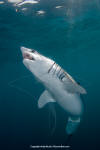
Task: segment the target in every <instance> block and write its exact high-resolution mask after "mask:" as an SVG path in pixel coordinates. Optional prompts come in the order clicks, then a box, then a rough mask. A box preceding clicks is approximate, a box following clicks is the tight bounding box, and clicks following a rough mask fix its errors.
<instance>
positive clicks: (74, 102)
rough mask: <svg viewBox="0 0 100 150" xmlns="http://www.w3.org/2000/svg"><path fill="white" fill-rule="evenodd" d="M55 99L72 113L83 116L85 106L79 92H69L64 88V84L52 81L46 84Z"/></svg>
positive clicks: (71, 114)
mask: <svg viewBox="0 0 100 150" xmlns="http://www.w3.org/2000/svg"><path fill="white" fill-rule="evenodd" d="M46 87H47V89H48V91H49V92H50V93H51V95H52V96H53V98H54V99H55V101H56V102H57V103H58V104H59V105H60V106H61V107H62V108H63V109H64V110H65V111H66V112H67V113H68V114H69V115H70V116H75V117H78V116H82V114H83V111H84V107H83V103H82V100H81V98H80V95H79V94H77V93H69V92H67V90H64V89H63V87H62V85H61V84H60V83H59V82H57V81H54V82H50V83H49V86H48V85H47V86H46Z"/></svg>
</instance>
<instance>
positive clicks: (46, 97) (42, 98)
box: [38, 90, 56, 108]
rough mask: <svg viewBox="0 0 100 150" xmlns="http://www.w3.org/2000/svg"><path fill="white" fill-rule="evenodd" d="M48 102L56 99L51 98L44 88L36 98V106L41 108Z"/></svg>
mask: <svg viewBox="0 0 100 150" xmlns="http://www.w3.org/2000/svg"><path fill="white" fill-rule="evenodd" d="M49 102H56V101H55V100H54V99H53V98H52V96H51V94H50V93H49V92H48V91H47V90H45V91H44V92H43V93H42V94H41V96H40V98H39V100H38V107H39V108H43V107H44V106H45V105H46V104H47V103H49Z"/></svg>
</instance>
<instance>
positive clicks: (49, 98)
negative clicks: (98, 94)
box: [21, 47, 86, 135]
mask: <svg viewBox="0 0 100 150" xmlns="http://www.w3.org/2000/svg"><path fill="white" fill-rule="evenodd" d="M21 51H22V55H23V63H24V65H25V66H26V67H27V68H28V69H29V70H30V71H31V72H32V74H33V75H34V76H35V77H36V78H37V79H39V81H40V82H41V83H42V84H43V85H44V87H45V91H44V92H43V93H42V95H41V96H40V98H39V100H38V107H39V108H43V107H44V106H45V105H46V104H47V103H49V102H52V103H54V102H56V103H58V104H59V105H60V106H61V107H62V108H63V109H64V110H65V111H66V112H67V113H68V115H69V117H68V122H67V126H66V132H67V134H68V135H71V134H73V133H74V132H75V131H76V129H77V128H78V126H79V124H80V121H81V118H82V115H83V112H84V105H83V102H82V100H81V97H80V94H86V90H85V89H84V88H83V87H82V86H80V85H79V84H78V83H77V82H76V81H75V80H74V79H73V78H72V77H71V76H70V75H69V74H68V73H67V72H65V71H64V70H63V69H62V68H61V67H60V66H59V65H58V64H57V63H56V62H54V61H53V60H51V59H49V58H47V57H45V56H43V55H41V54H39V53H38V52H37V51H36V50H32V49H28V48H25V47H21Z"/></svg>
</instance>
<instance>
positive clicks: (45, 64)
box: [21, 47, 54, 80]
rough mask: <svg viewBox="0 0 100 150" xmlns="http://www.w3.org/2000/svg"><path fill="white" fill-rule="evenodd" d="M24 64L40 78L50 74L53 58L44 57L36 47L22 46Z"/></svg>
mask: <svg viewBox="0 0 100 150" xmlns="http://www.w3.org/2000/svg"><path fill="white" fill-rule="evenodd" d="M21 51H22V55H23V63H24V65H25V66H26V67H27V68H28V69H29V70H30V71H31V72H32V73H33V74H34V75H35V76H36V77H37V78H39V79H40V80H42V79H43V78H44V77H45V76H47V75H48V71H49V69H50V67H51V66H52V64H53V63H54V61H53V60H51V59H49V58H47V57H44V56H43V55H41V54H39V53H38V52H37V51H35V50H34V49H28V48H25V47H21Z"/></svg>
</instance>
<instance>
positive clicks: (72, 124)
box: [66, 117, 80, 135]
mask: <svg viewBox="0 0 100 150" xmlns="http://www.w3.org/2000/svg"><path fill="white" fill-rule="evenodd" d="M79 124H80V117H78V118H75V119H73V118H72V117H69V118H68V123H67V126H66V132H67V134H68V135H72V134H73V133H74V132H75V131H76V130H77V128H78V127H79Z"/></svg>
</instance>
